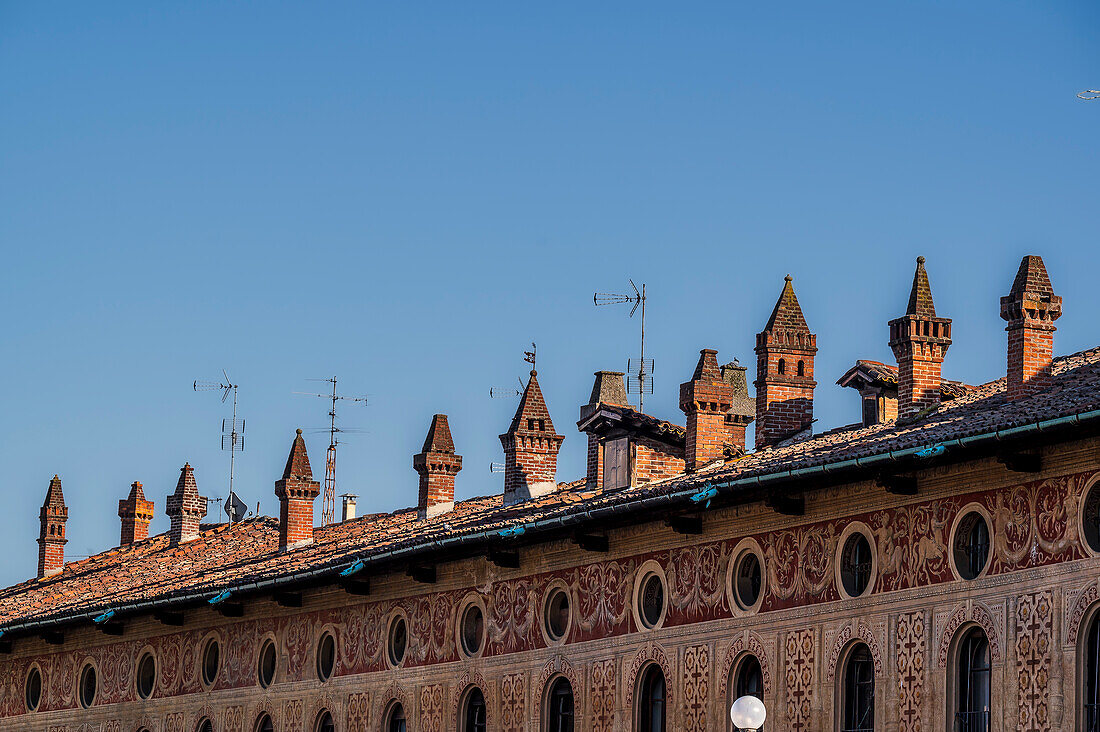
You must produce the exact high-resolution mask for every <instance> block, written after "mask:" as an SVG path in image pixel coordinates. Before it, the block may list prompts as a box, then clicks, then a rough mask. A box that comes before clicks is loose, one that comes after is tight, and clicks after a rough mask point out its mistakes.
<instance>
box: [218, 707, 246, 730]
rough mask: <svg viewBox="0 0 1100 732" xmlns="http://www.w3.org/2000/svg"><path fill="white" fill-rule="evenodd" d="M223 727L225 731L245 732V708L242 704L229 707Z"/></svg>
mask: <svg viewBox="0 0 1100 732" xmlns="http://www.w3.org/2000/svg"><path fill="white" fill-rule="evenodd" d="M222 728H223V729H224V730H225V732H243V730H244V708H243V707H240V706H232V707H227V708H226V710H225V718H224V721H223V722H222Z"/></svg>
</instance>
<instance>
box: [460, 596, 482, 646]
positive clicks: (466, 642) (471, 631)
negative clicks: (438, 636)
mask: <svg viewBox="0 0 1100 732" xmlns="http://www.w3.org/2000/svg"><path fill="white" fill-rule="evenodd" d="M460 638H461V640H462V651H463V653H465V654H466V655H467V656H476V655H477V654H478V653H480V652H481V644H482V642H483V641H484V640H485V616H484V614H483V613H482V612H481V607H480V606H479V605H475V604H471V605H470V606H469V607H467V608H466V612H464V613H462V626H461V628H460Z"/></svg>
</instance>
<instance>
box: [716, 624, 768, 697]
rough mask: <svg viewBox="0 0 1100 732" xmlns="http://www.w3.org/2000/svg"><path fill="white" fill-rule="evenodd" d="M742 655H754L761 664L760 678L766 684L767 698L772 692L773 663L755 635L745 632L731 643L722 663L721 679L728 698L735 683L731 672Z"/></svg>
mask: <svg viewBox="0 0 1100 732" xmlns="http://www.w3.org/2000/svg"><path fill="white" fill-rule="evenodd" d="M742 653H750V654H752V655H753V656H755V657H756V660H757V661H758V662H759V663H760V676H761V678H762V680H763V682H764V695H765V696H767V695H768V694H770V693H771V692H772V674H771V662H770V661H769V660H768V653H767V651H766V650H765V649H764V644H763V643H761V642H760V638H758V637H757V636H756V634H755V633H753V632H751V631H745V632H744V633H742V634H741V635H740V636H738V637H737V638H735V639H734V640H733V642H732V643H730V647H729V648H727V649H726V656H725V658H724V659H723V661H722V669H721V672H720V676H719V678H720V679H722V683H723V684H725V694H726V697H727V698H728V697H729V695H730V690H729V687H730V685H731V684H732V683H733V679H731V678H730V671H732V670H733V665H734V663H736V662H737V658H738V657H739V656H740V655H741V654H742Z"/></svg>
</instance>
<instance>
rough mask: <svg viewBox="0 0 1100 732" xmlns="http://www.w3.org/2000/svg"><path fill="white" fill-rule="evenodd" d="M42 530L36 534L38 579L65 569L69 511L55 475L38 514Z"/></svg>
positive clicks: (59, 480) (59, 481) (58, 479)
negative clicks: (66, 524)
mask: <svg viewBox="0 0 1100 732" xmlns="http://www.w3.org/2000/svg"><path fill="white" fill-rule="evenodd" d="M38 517H39V519H41V521H42V528H41V530H40V531H39V532H38V577H39V579H41V578H42V577H49V576H51V575H55V574H57V573H58V572H60V571H61V570H62V569H64V568H65V543H66V542H67V541H68V539H66V538H65V522H66V521H68V520H69V509H68V507H67V506H66V505H65V496H64V495H63V494H62V493H61V478H58V477H57V476H56V475H55V476H54V477H53V480H51V481H50V487H49V488H48V489H46V500H45V501H44V502H43V503H42V510H41V511H39V513H38Z"/></svg>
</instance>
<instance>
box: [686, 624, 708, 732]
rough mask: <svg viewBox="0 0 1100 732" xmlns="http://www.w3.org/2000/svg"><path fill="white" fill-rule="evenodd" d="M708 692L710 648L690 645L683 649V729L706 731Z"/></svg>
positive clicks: (697, 731)
mask: <svg viewBox="0 0 1100 732" xmlns="http://www.w3.org/2000/svg"><path fill="white" fill-rule="evenodd" d="M709 692H710V650H709V649H708V648H707V647H706V646H702V645H699V646H690V647H689V648H688V649H687V650H686V651H684V682H683V697H684V729H685V730H687V732H706V729H707V698H708V694H709Z"/></svg>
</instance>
